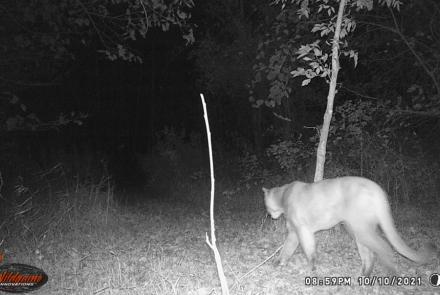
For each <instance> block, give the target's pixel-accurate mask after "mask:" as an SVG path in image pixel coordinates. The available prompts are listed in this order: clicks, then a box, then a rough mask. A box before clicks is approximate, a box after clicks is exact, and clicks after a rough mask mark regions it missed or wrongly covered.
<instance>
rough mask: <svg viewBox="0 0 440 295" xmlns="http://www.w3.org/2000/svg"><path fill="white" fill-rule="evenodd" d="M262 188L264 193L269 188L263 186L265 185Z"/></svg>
mask: <svg viewBox="0 0 440 295" xmlns="http://www.w3.org/2000/svg"><path fill="white" fill-rule="evenodd" d="M261 189H262V190H263V192H264V193H265V194H266V193H267V192H268V191H269V190H268V189H267V188H265V187H262V188H261Z"/></svg>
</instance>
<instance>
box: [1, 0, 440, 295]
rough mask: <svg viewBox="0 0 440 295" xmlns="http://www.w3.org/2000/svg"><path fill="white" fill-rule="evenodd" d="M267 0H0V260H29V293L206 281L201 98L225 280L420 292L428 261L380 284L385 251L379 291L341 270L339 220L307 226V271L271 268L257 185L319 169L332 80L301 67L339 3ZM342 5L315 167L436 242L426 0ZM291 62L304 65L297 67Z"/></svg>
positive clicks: (439, 29)
mask: <svg viewBox="0 0 440 295" xmlns="http://www.w3.org/2000/svg"><path fill="white" fill-rule="evenodd" d="M193 1H194V2H193ZM272 2H273V1H267V0H87V1H86V0H9V1H6V0H1V1H0V263H1V264H0V267H4V266H5V264H7V263H23V264H28V265H32V266H35V267H37V268H39V269H41V270H44V271H45V272H46V273H47V274H48V276H49V281H48V283H47V284H46V285H45V286H43V287H42V288H41V289H40V290H39V291H36V292H35V294H45V295H47V294H130V295H132V294H160V295H163V294H198V295H208V294H221V293H222V292H221V285H220V283H219V273H218V269H217V267H216V263H215V261H214V255H213V253H212V250H211V248H210V247H209V246H208V245H207V243H206V239H207V233H208V232H210V231H211V228H210V226H211V224H210V223H209V221H210V216H211V215H210V211H209V208H210V207H209V206H210V196H211V178H210V169H209V161H208V160H209V157H208V155H209V153H208V145H207V136H206V131H205V122H204V114H203V108H202V103H201V100H200V93H203V94H204V96H205V99H206V103H207V109H208V115H209V122H210V126H211V133H212V143H213V156H214V165H215V166H214V168H215V194H214V195H215V207H214V208H215V230H216V231H215V234H216V236H217V237H218V240H217V241H218V248H219V252H220V253H221V255H222V259H224V261H223V262H224V265H223V269H224V272H225V276H226V278H227V283H228V286H229V287H230V288H231V294H305V293H308V294H309V293H316V294H350V295H353V294H373V293H378V292H379V293H380V292H381V291H382V289H381V288H384V289H383V290H384V292H382V293H386V294H391V293H392V294H409V293H415V292H414V290H415V289H417V290H418V291H417V292H418V293H421V294H434V293H435V291H434V289H433V287H432V286H431V285H429V281H428V279H429V277H430V275H431V274H433V273H439V271H438V259H437V258H436V257H432V262H436V263H435V264H430V265H419V264H416V263H413V262H412V261H410V260H408V259H405V258H404V257H398V256H397V255H396V257H393V259H394V258H395V260H396V261H398V265H399V275H400V274H404V276H405V277H406V278H407V279H408V278H409V279H410V280H417V282H418V285H416V286H413V285H411V286H407V285H405V284H406V283H408V282H409V281H403V282H404V284H403V285H400V286H388V285H386V284H387V283H386V281H385V279H386V278H387V277H384V275H385V274H386V273H385V269H383V268H381V266H380V263H378V266H377V267H376V266H375V268H374V273H373V275H374V276H377V277H379V278H383V279H384V281H383V282H384V283H385V285H386V286H385V285H384V286H383V287H382V286H378V285H377V284H378V283H379V280H377V281H376V284H375V283H372V284H371V286H363V285H362V284H359V283H358V281H357V282H356V281H355V278H354V277H352V276H354V275H355V273H357V269H358V267H359V266H360V265H361V260H360V258H359V255H358V251H357V250H356V243H355V241H354V240H353V238H351V237H350V234H349V233H348V231H345V230H344V227H339V226H338V227H336V228H334V229H329V230H326V231H322V232H319V233H316V238H317V253H318V256H317V257H318V258H317V262H318V263H317V270H316V272H311V273H309V272H307V271H308V270H307V260H306V258H305V256H304V255H302V253H301V251H297V252H298V253H296V254H299V255H294V257H293V258H292V259H291V262H290V263H289V265H288V266H285V267H278V268H274V267H273V266H272V265H271V264H270V260H273V259H271V257H274V256H273V254H275V253H274V251H275V252H276V251H277V250H276V249H279V246H280V245H281V244H282V243H283V241H284V239H285V229H286V227H285V222H284V221H285V219H283V218H280V219H278V220H271V219H270V218H267V212H266V210H265V205H264V201H263V192H262V189H261V188H262V187H263V186H264V187H266V188H269V187H275V186H280V185H283V184H286V183H291V182H292V181H294V180H301V181H306V182H312V181H313V179H314V177H313V176H314V173H315V165H316V148H317V144H318V142H319V136H320V134H319V132H320V130H321V124H322V122H323V116H324V112H325V110H326V104H327V94H328V89H329V85H328V83H327V81H326V75H322V76H324V77H317V76H316V75H320V74H322V72H319V73H317V71H318V70H319V71H321V70H322V69H325V66H326V65H328V63H326V62H325V61H323V59H325V54H328V53H329V52H330V50H331V48H330V44H331V38H332V35H333V33H332V32H331V30H332V25H331V16H333V15H334V13H333V14H332V9H333V10H334V11H337V10H338V6H339V1H334V0H330V1H325V0H322V1H306V0H304V1H303V0H295V1H290V0H288V1H275V2H277V3H272ZM271 3H272V4H271ZM301 3H302V4H303V6H298V4H301ZM283 4H284V5H285V7H284V9H282V7H281V6H282V5H283ZM320 5H321V6H320ZM388 5H390V6H391V7H389V6H388ZM393 5H394V6H393ZM320 8H322V9H320ZM298 9H302V14H303V16H302V17H300V14H298ZM308 9H310V10H308ZM329 11H330V14H328V12H329ZM345 13H346V15H345V21H346V22H345V23H344V26H343V30H342V32H343V33H344V32H345V33H347V32H348V34H345V35H344V36H343V39H342V43H341V44H340V49H341V51H340V52H341V54H340V65H341V69H340V71H339V76H338V85H337V94H336V97H335V105H334V112H333V119H332V122H331V128H330V131H329V137H328V142H327V153H326V163H325V174H324V177H325V178H327V179H328V178H336V177H341V176H363V177H366V178H369V179H371V180H373V181H375V182H377V183H378V184H379V185H381V187H383V188H384V190H385V191H386V192H387V193H388V195H389V201H390V204H391V207H392V211H393V219H394V221H395V224H396V227H397V228H398V231H399V234H400V235H401V236H402V239H404V240H405V241H406V242H407V243H408V245H409V247H411V248H412V249H418V250H417V251H420V250H421V251H423V247H424V245H427V243H428V242H432V243H434V244H437V245H438V244H439V243H440V242H439V241H440V237H439V233H440V231H439V222H438V208H439V207H440V198H439V196H440V193H439V192H440V174H439V171H440V167H439V163H440V158H439V155H440V148H439V146H440V126H439V123H440V120H439V119H440V96H439V95H440V3H439V1H438V0H401V2H399V1H395V0H386V1H373V0H353V1H348V6H347V9H346V11H345ZM304 14H308V16H309V17H308V18H306V17H304ZM329 15H330V16H329ZM350 20H351V21H350ZM354 25H355V28H354ZM317 28H318V30H317ZM312 31H313V32H312ZM325 32H327V33H328V34H327V35H326V34H322V33H325ZM310 44H312V45H310ZM309 49H313V50H312V52H314V55H313V54H306V55H304V56H302V57H301V56H299V55H298V50H301V51H302V52H305V51H307V50H309ZM321 52H322V55H319V54H320V53H321ZM356 52H357V54H356ZM304 58H306V59H310V60H309V61H307V60H305V59H304ZM314 58H315V59H314ZM329 61H330V59H327V62H329ZM313 62H321V63H320V64H319V63H318V64H316V63H315V64H314V63H313ZM301 68H303V70H298V69H301ZM306 70H311V71H310V72H309V73H312V74H315V76H316V77H314V78H313V79H311V80H310V81H309V80H307V79H308V78H310V77H307V76H303V75H300V76H297V77H294V73H295V72H294V71H299V72H304V71H306ZM292 72H294V73H293V74H292ZM327 78H328V76H327ZM303 84H307V85H304V86H303ZM212 232H213V231H212ZM211 241H212V239H211ZM214 241H215V240H214ZM390 252H391V249H390ZM418 253H420V252H418ZM421 253H423V252H421ZM436 268H437V269H436ZM5 269H6V268H5ZM12 269H14V268H12ZM307 276H311V277H312V279H313V280H314V278H317V277H320V278H323V277H325V279H326V281H325V282H327V279H328V278H333V279H336V278H344V280H345V279H346V278H348V279H350V278H352V279H353V280H352V282H353V285H352V286H351V287H349V288H347V286H332V287H330V286H317V285H316V286H307V279H306V281H305V277H307ZM373 281H374V280H373ZM373 281H372V282H373ZM332 282H334V281H332ZM393 282H394V280H393ZM411 282H415V281H411ZM356 284H357V285H358V286H357V287H356V286H355V285H356ZM393 284H394V283H393ZM321 285H322V284H321ZM324 285H326V284H324ZM366 285H368V284H366ZM3 287H4V286H3ZM4 288H6V287H4ZM385 289H386V291H385ZM2 290H4V289H2ZM15 291H17V289H15ZM435 294H437V293H435Z"/></svg>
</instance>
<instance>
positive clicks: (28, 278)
mask: <svg viewBox="0 0 440 295" xmlns="http://www.w3.org/2000/svg"><path fill="white" fill-rule="evenodd" d="M47 280H48V276H47V274H46V273H45V272H44V271H42V270H41V269H39V268H36V267H34V266H30V265H27V264H19V263H12V264H5V265H0V291H3V292H8V293H25V292H30V291H34V290H37V289H39V288H40V287H41V286H43V285H44V284H46V282H47Z"/></svg>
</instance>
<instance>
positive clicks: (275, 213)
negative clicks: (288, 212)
mask: <svg viewBox="0 0 440 295" xmlns="http://www.w3.org/2000/svg"><path fill="white" fill-rule="evenodd" d="M276 191H277V190H276V188H271V189H267V188H264V187H263V192H264V204H265V205H266V210H267V213H269V215H270V216H271V217H272V218H273V219H278V218H279V217H280V216H281V214H283V213H284V210H283V207H281V206H280V204H279V201H278V198H277V196H276Z"/></svg>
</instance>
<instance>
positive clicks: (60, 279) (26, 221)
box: [1, 180, 440, 295]
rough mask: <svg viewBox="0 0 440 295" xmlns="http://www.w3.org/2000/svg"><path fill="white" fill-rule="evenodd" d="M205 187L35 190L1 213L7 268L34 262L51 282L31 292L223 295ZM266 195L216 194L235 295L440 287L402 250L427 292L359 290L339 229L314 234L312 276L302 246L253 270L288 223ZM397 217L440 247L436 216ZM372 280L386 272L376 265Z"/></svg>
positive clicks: (408, 271)
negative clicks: (127, 195) (122, 198)
mask: <svg viewBox="0 0 440 295" xmlns="http://www.w3.org/2000/svg"><path fill="white" fill-rule="evenodd" d="M202 182H203V183H204V182H206V181H205V180H199V185H194V186H192V188H193V189H192V190H191V189H190V190H187V191H186V193H185V194H186V195H178V196H169V197H167V198H165V199H158V198H156V199H151V198H150V199H143V198H142V196H139V195H137V196H132V197H133V198H131V200H132V202H128V201H127V202H119V203H118V202H116V201H114V200H115V198H114V193H113V189H112V187H111V186H110V185H109V183H108V182H103V183H100V184H99V185H90V184H89V185H77V186H75V187H73V188H71V189H69V190H66V189H64V190H61V189H60V190H58V191H54V190H53V191H52V193H51V194H50V195H49V193H47V191H43V192H40V193H38V194H32V195H31V194H30V193H29V194H28V195H27V196H26V197H25V199H29V200H28V201H27V202H26V203H25V204H21V205H16V206H15V207H14V206H12V207H9V209H8V210H6V212H4V216H9V218H8V219H5V223H4V224H3V226H2V227H1V233H2V238H3V243H2V245H1V252H2V253H3V262H2V263H3V264H5V263H25V264H30V265H33V266H36V267H38V268H41V269H43V270H44V271H45V272H46V273H47V274H48V275H49V281H48V283H47V284H46V285H45V286H43V287H42V288H41V289H40V290H37V291H34V292H33V293H32V294H63V295H67V294H96V295H97V294H103V295H104V294H196V295H205V294H221V289H220V283H219V279H218V276H217V269H216V266H215V261H214V255H213V253H212V251H211V250H210V248H209V247H208V245H207V244H206V242H205V240H206V234H207V233H208V234H209V231H210V229H209V206H208V200H209V185H206V184H204V185H203V184H202ZM208 183H209V181H208ZM67 191H68V192H67ZM261 195H262V193H261V192H260V188H254V189H251V190H249V191H246V190H244V191H239V192H237V193H235V194H234V195H228V196H226V195H223V194H221V193H220V192H219V193H218V194H217V195H216V198H217V204H216V213H215V214H216V215H215V218H216V235H217V246H218V248H219V251H220V254H221V256H222V260H223V266H224V269H225V272H226V277H227V279H228V285H229V288H230V291H231V294H246V295H247V294H351V295H352V294H415V293H420V294H436V293H435V292H436V291H438V290H436V289H434V288H432V287H430V286H429V284H428V277H429V275H430V274H431V273H433V272H439V268H438V261H437V266H436V265H429V266H420V265H416V264H414V263H412V262H411V261H409V260H406V259H405V258H402V257H401V256H398V255H397V254H396V262H397V264H398V265H399V268H400V271H401V273H402V275H405V276H407V277H420V278H421V279H422V286H393V287H389V286H379V285H378V284H376V285H375V286H359V285H358V284H357V282H356V280H355V278H354V277H352V276H353V275H354V274H355V273H356V272H357V271H358V268H359V267H360V259H359V257H358V254H357V250H356V247H355V243H354V241H353V239H352V238H351V237H350V235H349V234H348V233H347V232H346V231H345V229H344V228H343V227H340V228H335V229H331V230H328V231H323V232H320V233H318V234H317V241H318V250H317V252H318V262H317V270H316V272H315V273H309V272H308V271H307V263H306V260H305V256H304V255H303V254H302V253H301V252H302V251H301V250H298V251H297V252H296V254H295V255H294V256H293V257H292V259H291V261H290V263H289V265H288V266H285V267H280V268H274V267H273V265H272V264H271V262H272V259H271V260H269V261H268V262H267V263H264V264H263V265H261V266H259V267H257V268H256V269H254V270H253V271H251V272H250V273H249V271H250V270H252V269H253V268H254V267H255V266H257V265H259V264H260V263H261V262H263V261H264V260H265V259H266V258H267V257H269V256H270V255H272V254H273V252H274V251H275V250H276V249H277V248H278V247H279V246H280V245H282V243H283V240H284V232H285V225H284V220H283V219H281V220H277V221H273V220H271V219H267V218H266V217H265V210H264V205H263V202H262V196H261ZM134 197H136V198H134ZM430 212H431V214H435V213H436V212H437V215H429V214H428V213H430ZM432 212H434V213H432ZM394 217H395V220H396V223H397V224H398V225H399V224H403V225H404V227H403V228H400V227H399V226H398V228H399V232H400V233H401V235H402V236H403V238H404V240H405V241H407V242H408V243H410V244H411V245H412V246H413V247H416V246H419V242H420V244H421V242H422V241H427V240H431V241H433V242H435V243H436V244H437V245H440V237H439V231H438V228H439V224H438V221H437V220H436V219H435V217H438V211H425V210H423V211H422V210H420V209H414V208H404V209H402V210H398V212H397V215H396V214H395V215H394ZM431 218H432V219H431ZM436 267H437V268H436ZM245 274H247V275H246V276H245V277H243V276H244V275H245ZM373 275H375V276H383V275H384V273H383V270H382V269H381V267H380V266H377V265H376V266H375V269H374V273H373ZM307 276H317V277H318V278H324V277H333V278H335V277H350V279H351V286H307V285H306V284H305V278H306V277H307Z"/></svg>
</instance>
